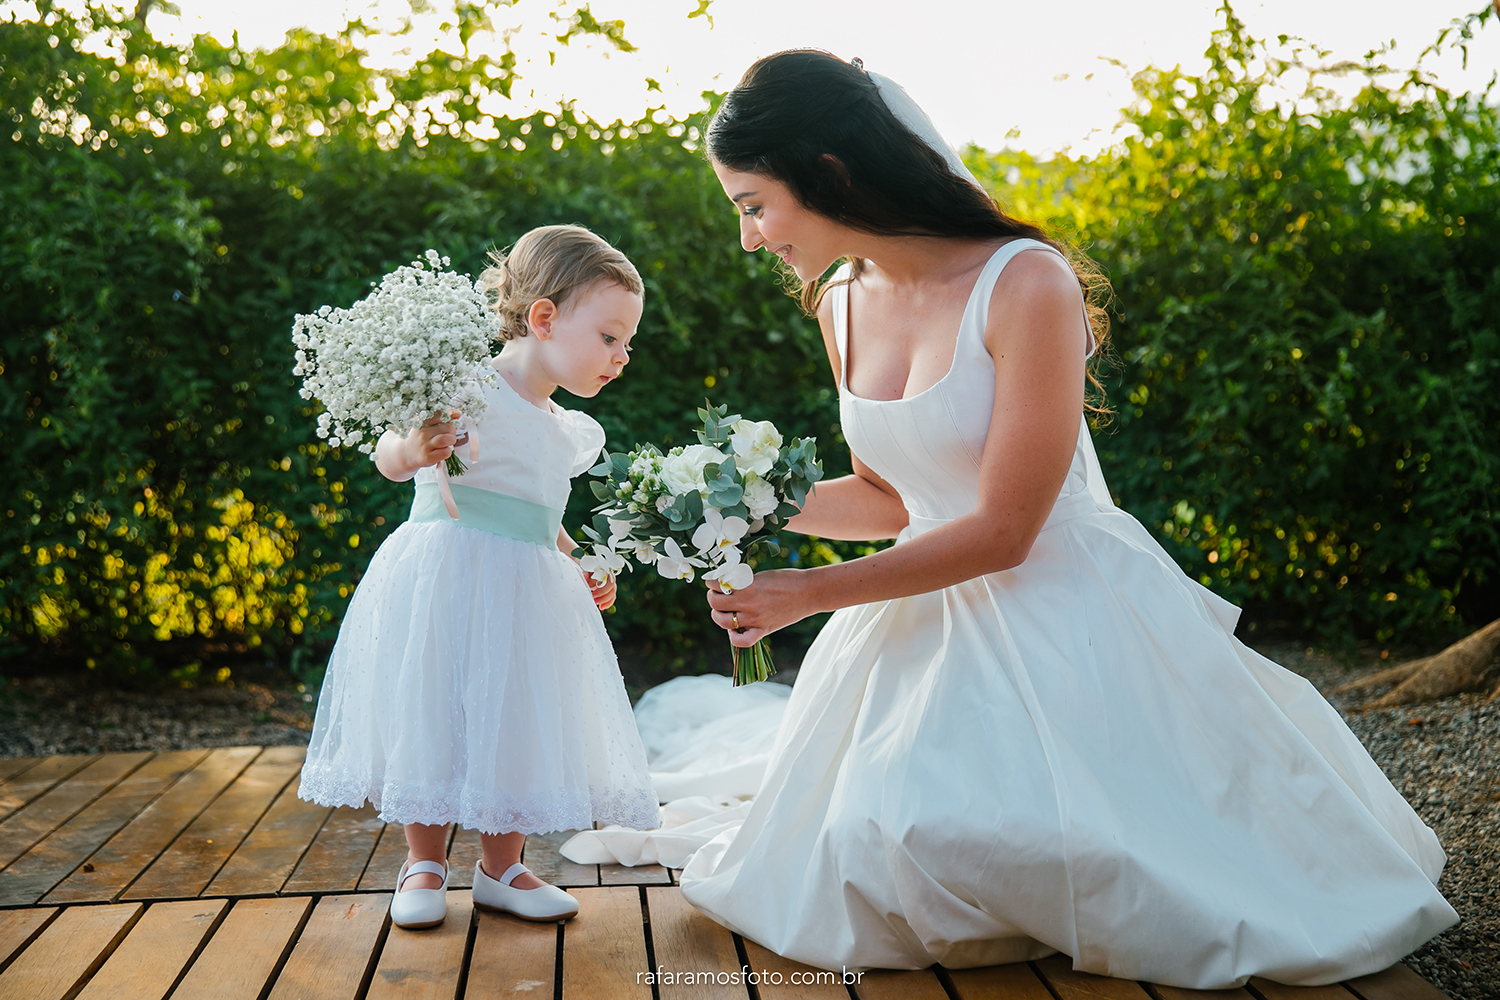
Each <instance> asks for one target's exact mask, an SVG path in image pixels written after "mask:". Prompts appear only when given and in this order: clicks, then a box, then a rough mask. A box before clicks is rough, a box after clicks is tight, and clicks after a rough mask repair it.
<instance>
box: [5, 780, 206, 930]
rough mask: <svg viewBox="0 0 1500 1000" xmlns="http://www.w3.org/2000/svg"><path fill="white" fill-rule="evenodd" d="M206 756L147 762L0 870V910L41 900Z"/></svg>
mask: <svg viewBox="0 0 1500 1000" xmlns="http://www.w3.org/2000/svg"><path fill="white" fill-rule="evenodd" d="M206 756H208V751H207V750H174V751H172V752H170V753H162V754H157V755H156V756H155V757H153V758H152V759H151V760H149V761H147V762H146V763H145V764H143V765H142V766H141V767H140V769H139V770H137V771H136V772H135V773H133V774H131V775H130V776H129V777H127V778H125V779H124V780H123V781H121V782H120V783H119V784H118V785H116V786H115V787H114V788H111V789H110V790H109V791H108V792H106V793H105V794H104V795H103V796H101V797H100V798H99V799H97V800H96V801H95V802H94V803H93V804H92V805H90V806H89V807H88V808H87V809H84V810H83V811H82V812H80V813H78V815H76V816H74V817H73V818H72V819H70V820H68V822H66V823H64V824H63V825H62V826H61V827H59V828H58V829H57V830H55V831H54V832H53V833H52V835H51V836H49V837H47V838H46V839H45V840H43V841H42V842H41V843H39V844H37V845H35V846H34V847H32V848H31V850H29V851H27V852H26V853H25V854H24V855H22V856H21V857H20V858H18V859H17V860H16V861H15V862H14V863H12V864H11V865H10V867H8V868H6V869H5V870H4V871H0V906H24V905H27V904H29V903H33V902H35V901H36V900H37V899H39V898H40V897H42V896H43V895H45V894H46V893H47V892H48V891H49V890H51V888H52V887H53V886H55V885H57V883H58V882H60V881H61V880H62V879H64V878H66V877H67V875H68V873H69V872H71V871H72V870H73V869H75V868H77V867H78V866H79V865H80V864H82V863H83V862H84V860H85V859H86V858H88V856H89V855H90V854H93V853H94V852H95V851H97V850H98V849H99V848H100V846H102V845H103V844H104V843H105V842H106V841H108V840H109V838H110V837H112V836H114V835H115V833H117V832H118V831H119V830H120V828H121V827H122V826H124V825H125V824H126V823H128V822H130V820H131V819H132V818H133V817H134V816H135V815H136V814H137V813H139V812H140V811H141V810H142V809H144V808H145V807H146V806H147V805H148V804H149V803H150V802H151V800H152V799H154V798H156V797H157V796H158V795H160V794H161V793H162V792H163V791H165V790H166V789H168V788H170V787H171V786H172V784H173V783H174V782H176V781H177V780H179V779H180V778H181V777H182V776H183V775H184V774H186V773H187V772H188V771H191V770H192V769H193V768H194V767H195V766H197V764H198V763H199V762H200V761H202V760H203V758H204V757H206Z"/></svg>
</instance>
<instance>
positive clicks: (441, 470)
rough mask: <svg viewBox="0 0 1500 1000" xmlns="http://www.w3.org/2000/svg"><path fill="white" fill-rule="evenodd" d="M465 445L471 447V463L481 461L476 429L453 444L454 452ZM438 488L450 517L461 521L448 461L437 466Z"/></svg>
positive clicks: (470, 430) (471, 429)
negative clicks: (449, 476)
mask: <svg viewBox="0 0 1500 1000" xmlns="http://www.w3.org/2000/svg"><path fill="white" fill-rule="evenodd" d="M463 444H467V445H468V446H469V461H471V462H477V461H479V435H478V434H476V433H474V428H472V427H471V428H469V429H468V430H467V431H465V432H464V436H463V438H462V439H460V440H458V441H455V442H453V448H454V450H455V451H456V450H457V449H458V447H459V445H463ZM437 488H438V495H439V496H441V497H442V498H443V506H444V507H446V508H448V516H449V517H451V518H453V520H455V521H457V520H459V519H460V518H459V516H458V504H457V503H455V502H454V500H453V487H452V486H451V485H449V483H448V463H447V461H442V462H439V463H438V464H437Z"/></svg>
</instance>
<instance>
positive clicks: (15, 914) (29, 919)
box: [0, 906, 57, 969]
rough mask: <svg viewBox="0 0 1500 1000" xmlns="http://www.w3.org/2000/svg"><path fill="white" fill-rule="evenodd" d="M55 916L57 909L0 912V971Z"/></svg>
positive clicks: (52, 907) (51, 907)
mask: <svg viewBox="0 0 1500 1000" xmlns="http://www.w3.org/2000/svg"><path fill="white" fill-rule="evenodd" d="M56 914H57V907H55V906H48V907H45V908H41V909H32V910H4V911H0V969H3V968H5V966H6V965H7V964H9V962H10V960H11V959H12V958H14V957H15V956H16V954H17V953H19V952H20V951H21V949H22V948H25V947H26V946H27V945H28V944H30V943H31V939H32V938H34V937H36V936H37V935H38V934H40V933H41V932H42V927H43V926H45V925H46V923H47V922H48V921H49V920H51V919H52V918H53V917H54V916H55V915H56Z"/></svg>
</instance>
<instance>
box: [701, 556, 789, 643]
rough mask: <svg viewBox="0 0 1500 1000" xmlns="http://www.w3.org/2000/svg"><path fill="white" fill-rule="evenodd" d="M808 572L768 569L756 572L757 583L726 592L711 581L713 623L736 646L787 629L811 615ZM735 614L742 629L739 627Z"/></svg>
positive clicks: (753, 641) (710, 605)
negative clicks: (807, 580) (806, 592)
mask: <svg viewBox="0 0 1500 1000" xmlns="http://www.w3.org/2000/svg"><path fill="white" fill-rule="evenodd" d="M806 579H807V577H806V572H805V571H804V570H798V569H768V570H765V571H763V572H760V573H756V574H755V582H754V583H752V584H751V585H750V586H748V587H746V588H744V589H743V590H736V591H735V592H734V593H732V594H726V593H724V591H723V590H721V589H720V588H719V585H718V584H717V583H715V582H713V581H712V580H710V581H709V583H708V587H709V590H708V604H709V607H711V608H713V612H712V614H713V620H714V624H715V625H717V626H719V627H720V628H722V629H724V630H726V631H727V632H728V633H729V641H730V642H731V643H732V644H734V645H736V646H753V645H755V643H757V642H759V641H760V640H761V639H764V638H765V637H766V636H768V635H770V634H771V633H772V632H775V631H776V630H777V629H782V628H786V627H787V626H788V625H791V624H792V623H793V622H799V621H801V620H802V619H804V618H806V617H807V616H808V615H810V614H812V613H813V611H814V610H815V609H813V608H810V607H808V604H807V596H806V594H805V592H804V590H805V588H804V583H805V581H806ZM736 615H737V616H738V623H739V628H738V630H736V628H735V623H736Z"/></svg>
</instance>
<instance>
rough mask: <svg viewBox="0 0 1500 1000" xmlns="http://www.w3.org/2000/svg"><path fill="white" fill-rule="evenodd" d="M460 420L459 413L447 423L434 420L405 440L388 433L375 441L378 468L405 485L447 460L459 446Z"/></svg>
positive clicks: (415, 430)
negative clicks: (428, 467)
mask: <svg viewBox="0 0 1500 1000" xmlns="http://www.w3.org/2000/svg"><path fill="white" fill-rule="evenodd" d="M457 420H458V415H457V414H454V415H453V419H452V420H447V421H443V420H439V419H438V418H437V417H433V418H432V419H431V420H429V421H427V422H426V423H425V424H423V425H422V426H421V427H417V428H415V429H413V430H412V431H411V433H409V434H407V435H406V436H405V437H402V436H401V435H399V434H393V433H391V432H390V431H386V432H385V433H384V434H382V435H380V440H379V441H377V442H375V468H377V469H379V470H380V474H381V475H382V476H384V477H385V478H387V479H389V480H391V481H392V482H397V483H404V482H406V481H407V480H408V479H410V478H411V477H412V476H415V475H416V474H417V470H418V469H424V468H426V467H427V466H429V465H436V464H438V463H439V462H441V461H443V460H445V459H446V458H447V457H448V456H449V455H451V454H453V449H454V447H455V446H456V445H457V443H458V424H457V423H456V421H457Z"/></svg>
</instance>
